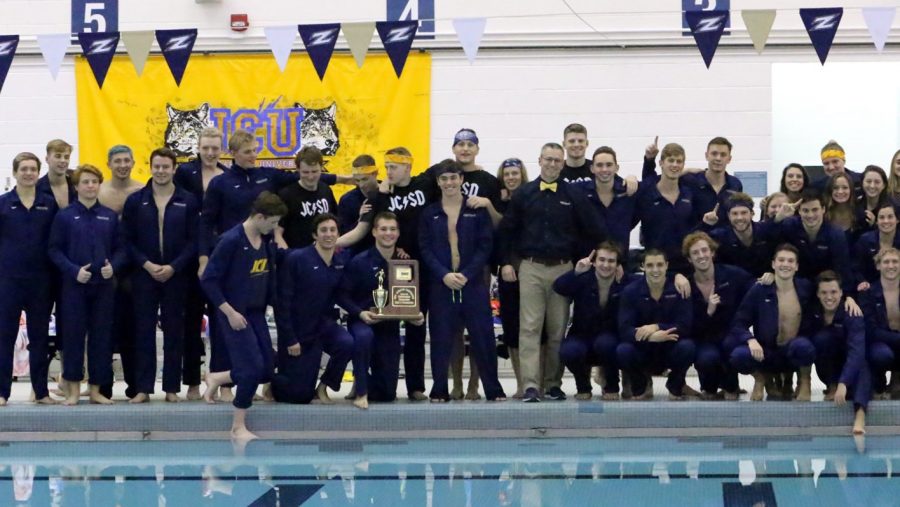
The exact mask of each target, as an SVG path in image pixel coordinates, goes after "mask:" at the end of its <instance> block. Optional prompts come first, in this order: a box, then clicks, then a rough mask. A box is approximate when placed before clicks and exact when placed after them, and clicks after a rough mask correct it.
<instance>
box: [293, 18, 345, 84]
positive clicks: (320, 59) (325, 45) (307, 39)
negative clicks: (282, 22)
mask: <svg viewBox="0 0 900 507" xmlns="http://www.w3.org/2000/svg"><path fill="white" fill-rule="evenodd" d="M297 31H299V32H300V38H301V39H303V45H304V46H306V52H307V53H309V59H310V60H312V63H313V67H315V68H316V73H318V74H319V80H320V81H321V80H323V79H325V71H326V70H328V62H330V61H331V55H332V54H334V45H335V44H337V38H338V33H340V31H341V25H339V24H337V23H326V24H321V25H297Z"/></svg>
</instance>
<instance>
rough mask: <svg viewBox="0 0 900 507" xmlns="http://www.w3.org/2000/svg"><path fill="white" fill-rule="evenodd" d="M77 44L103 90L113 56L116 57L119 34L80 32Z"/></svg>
mask: <svg viewBox="0 0 900 507" xmlns="http://www.w3.org/2000/svg"><path fill="white" fill-rule="evenodd" d="M78 42H79V43H80V44H81V51H82V52H83V53H84V57H85V58H87V61H88V65H90V66H91V70H92V71H94V78H95V79H96V80H97V84H98V85H99V86H100V88H103V81H105V80H106V72H107V71H108V70H109V64H111V63H112V59H113V56H115V55H116V46H118V45H119V32H96V33H94V32H92V33H84V32H82V33H79V34H78Z"/></svg>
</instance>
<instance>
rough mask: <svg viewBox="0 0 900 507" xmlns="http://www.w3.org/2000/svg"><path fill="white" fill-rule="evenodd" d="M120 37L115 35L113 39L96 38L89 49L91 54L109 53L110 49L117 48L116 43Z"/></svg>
mask: <svg viewBox="0 0 900 507" xmlns="http://www.w3.org/2000/svg"><path fill="white" fill-rule="evenodd" d="M117 42H118V39H117V38H115V37H113V38H111V39H100V40H95V41H94V42H92V43H91V49H90V51H88V54H89V55H99V54H101V53H109V52H110V51H114V50H115V49H116V43H117Z"/></svg>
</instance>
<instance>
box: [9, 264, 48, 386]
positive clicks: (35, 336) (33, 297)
mask: <svg viewBox="0 0 900 507" xmlns="http://www.w3.org/2000/svg"><path fill="white" fill-rule="evenodd" d="M52 307H53V296H52V293H51V291H50V281H49V280H48V279H33V278H8V277H0V397H2V398H6V399H7V400H8V399H9V394H10V388H11V383H12V370H13V355H14V353H15V347H16V338H17V337H18V336H19V318H20V317H21V316H22V311H23V310H24V311H25V314H26V329H27V330H28V362H29V367H30V376H31V387H32V388H33V389H34V395H35V397H36V398H37V399H41V398H46V397H47V396H48V395H49V393H48V392H47V368H48V366H49V364H50V358H49V352H48V348H47V342H48V333H49V327H50V311H51V309H52Z"/></svg>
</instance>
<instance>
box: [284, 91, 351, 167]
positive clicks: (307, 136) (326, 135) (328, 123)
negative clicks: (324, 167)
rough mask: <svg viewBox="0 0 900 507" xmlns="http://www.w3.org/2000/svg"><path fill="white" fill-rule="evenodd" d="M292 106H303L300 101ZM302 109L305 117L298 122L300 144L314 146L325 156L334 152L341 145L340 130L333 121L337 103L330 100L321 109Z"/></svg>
mask: <svg viewBox="0 0 900 507" xmlns="http://www.w3.org/2000/svg"><path fill="white" fill-rule="evenodd" d="M294 106H295V107H300V108H302V107H303V106H302V105H301V104H300V103H296V104H294ZM303 111H304V112H305V117H304V118H303V121H302V122H301V123H300V144H301V146H315V147H316V148H318V149H319V151H321V152H322V154H323V155H326V156H331V155H334V154H336V153H337V151H338V149H340V147H341V132H340V130H338V126H337V122H336V121H335V116H336V114H337V104H335V103H334V102H332V103H331V105H330V106H328V107H325V108H322V109H311V108H304V109H303ZM292 153H293V152H292Z"/></svg>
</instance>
